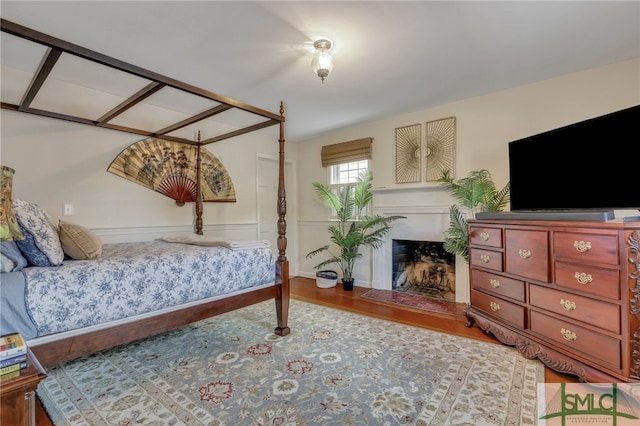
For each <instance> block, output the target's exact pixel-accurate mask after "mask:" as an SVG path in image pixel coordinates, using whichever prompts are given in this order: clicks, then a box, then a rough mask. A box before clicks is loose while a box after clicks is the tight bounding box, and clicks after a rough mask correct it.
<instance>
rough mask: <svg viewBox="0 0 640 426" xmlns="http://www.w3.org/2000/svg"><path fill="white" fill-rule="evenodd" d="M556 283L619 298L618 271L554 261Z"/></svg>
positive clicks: (611, 297)
mask: <svg viewBox="0 0 640 426" xmlns="http://www.w3.org/2000/svg"><path fill="white" fill-rule="evenodd" d="M554 282H555V283H556V284H558V285H560V286H563V287H567V288H572V289H574V290H580V291H583V292H585V293H589V294H595V295H597V296H603V297H608V298H610V299H614V300H620V285H619V283H620V271H618V270H614V269H600V268H592V267H590V266H586V265H578V264H573V263H564V262H556V279H555V281H554Z"/></svg>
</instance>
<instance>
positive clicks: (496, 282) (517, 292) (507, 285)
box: [471, 269, 525, 302]
mask: <svg viewBox="0 0 640 426" xmlns="http://www.w3.org/2000/svg"><path fill="white" fill-rule="evenodd" d="M471 288H474V289H476V290H481V291H485V292H490V293H495V294H496V295H498V296H503V297H508V298H510V299H515V300H517V301H519V302H524V300H525V298H524V282H523V281H519V280H514V279H512V278H506V277H502V276H500V275H496V274H492V273H490V272H485V271H479V270H477V269H472V270H471Z"/></svg>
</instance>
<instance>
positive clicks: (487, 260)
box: [480, 254, 491, 263]
mask: <svg viewBox="0 0 640 426" xmlns="http://www.w3.org/2000/svg"><path fill="white" fill-rule="evenodd" d="M480 260H482V261H483V262H484V263H489V262H490V261H491V257H489V255H488V254H481V255H480Z"/></svg>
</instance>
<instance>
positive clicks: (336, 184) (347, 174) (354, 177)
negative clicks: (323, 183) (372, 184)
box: [327, 159, 371, 220]
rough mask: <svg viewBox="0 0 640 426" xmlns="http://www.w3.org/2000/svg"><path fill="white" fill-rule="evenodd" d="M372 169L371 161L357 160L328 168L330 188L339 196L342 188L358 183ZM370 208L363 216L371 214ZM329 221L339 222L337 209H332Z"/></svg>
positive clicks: (368, 207)
mask: <svg viewBox="0 0 640 426" xmlns="http://www.w3.org/2000/svg"><path fill="white" fill-rule="evenodd" d="M370 167H371V161H370V160H368V159H367V160H356V161H349V162H346V163H340V164H334V165H332V166H329V167H327V173H328V175H327V181H328V182H329V183H328V186H329V188H331V191H332V192H333V193H334V194H338V193H339V192H340V190H341V189H342V188H344V187H345V186H347V185H348V184H350V183H355V182H357V181H358V177H359V176H360V174H361V173H362V172H364V171H367V170H369V169H370ZM369 210H370V206H367V208H366V209H365V211H363V212H362V213H363V214H370V213H371V212H370V211H369ZM329 220H338V215H337V213H336V211H335V209H330V211H329Z"/></svg>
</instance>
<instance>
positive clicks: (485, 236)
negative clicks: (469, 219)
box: [480, 232, 489, 241]
mask: <svg viewBox="0 0 640 426" xmlns="http://www.w3.org/2000/svg"><path fill="white" fill-rule="evenodd" d="M480 239H481V240H482V241H489V233H488V232H481V233H480Z"/></svg>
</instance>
